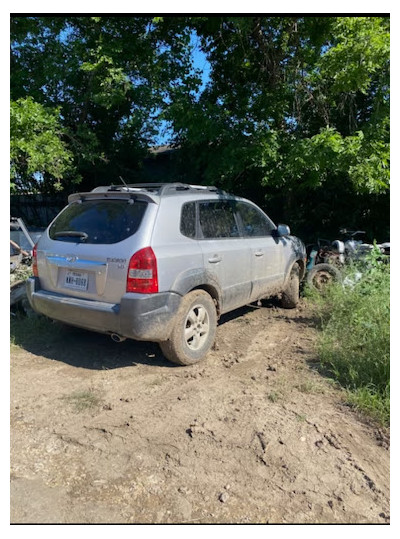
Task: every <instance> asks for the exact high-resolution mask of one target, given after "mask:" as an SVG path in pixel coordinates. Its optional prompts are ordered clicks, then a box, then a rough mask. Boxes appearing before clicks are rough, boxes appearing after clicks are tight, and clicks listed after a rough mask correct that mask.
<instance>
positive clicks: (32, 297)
mask: <svg viewBox="0 0 400 539" xmlns="http://www.w3.org/2000/svg"><path fill="white" fill-rule="evenodd" d="M26 291H27V296H28V299H29V302H30V304H31V306H32V308H33V309H34V310H35V311H36V312H38V313H41V314H44V315H46V316H48V317H49V318H53V319H54V320H59V321H61V322H65V323H66V324H71V325H73V326H77V327H81V328H84V329H89V330H92V331H98V332H100V333H118V334H119V335H121V336H123V337H127V338H130V339H135V340H138V341H154V342H161V341H165V340H167V339H168V337H169V334H170V332H171V329H172V324H173V320H174V316H175V314H176V312H177V310H178V308H179V305H180V302H181V299H182V297H181V296H180V295H179V294H175V293H173V292H161V293H158V294H125V295H124V296H123V297H122V299H121V303H120V304H111V303H104V302H100V301H93V300H87V299H80V298H73V297H70V296H65V295H63V294H57V293H55V292H47V291H46V290H42V289H41V288H40V282H39V279H38V278H36V277H31V278H29V279H28V280H27V284H26Z"/></svg>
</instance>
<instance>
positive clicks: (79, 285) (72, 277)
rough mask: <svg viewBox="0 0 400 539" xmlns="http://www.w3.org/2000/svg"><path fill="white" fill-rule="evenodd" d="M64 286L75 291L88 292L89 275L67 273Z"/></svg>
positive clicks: (75, 272) (76, 272)
mask: <svg viewBox="0 0 400 539" xmlns="http://www.w3.org/2000/svg"><path fill="white" fill-rule="evenodd" d="M64 286H65V287H66V288H74V289H75V290H87V287H88V274H87V273H82V272H81V271H67V274H66V275H65V282H64Z"/></svg>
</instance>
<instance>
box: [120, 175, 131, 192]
mask: <svg viewBox="0 0 400 539" xmlns="http://www.w3.org/2000/svg"><path fill="white" fill-rule="evenodd" d="M119 179H120V180H121V182H122V183H123V184H124V185H125V187H126V188H127V189H129V188H128V186H127V185H126V183H125V182H124V179H123V177H122V176H120V177H119Z"/></svg>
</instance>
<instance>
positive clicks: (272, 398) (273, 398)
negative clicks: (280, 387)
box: [267, 391, 281, 402]
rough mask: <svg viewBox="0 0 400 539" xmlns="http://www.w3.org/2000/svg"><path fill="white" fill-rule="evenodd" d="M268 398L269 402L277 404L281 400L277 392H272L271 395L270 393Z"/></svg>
mask: <svg viewBox="0 0 400 539" xmlns="http://www.w3.org/2000/svg"><path fill="white" fill-rule="evenodd" d="M267 397H268V400H269V401H271V402H276V401H277V400H279V399H280V398H281V395H280V394H279V393H278V392H277V391H271V393H269V394H268V395H267Z"/></svg>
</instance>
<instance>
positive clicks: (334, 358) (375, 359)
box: [313, 253, 390, 424]
mask: <svg viewBox="0 0 400 539" xmlns="http://www.w3.org/2000/svg"><path fill="white" fill-rule="evenodd" d="M367 263H368V265H367V267H365V266H364V267H363V268H362V272H363V274H362V278H361V279H360V280H359V281H355V280H351V272H353V274H354V270H355V269H357V268H350V279H349V280H348V282H350V283H351V285H350V286H341V285H339V284H336V285H332V286H331V287H329V288H328V289H327V290H326V293H325V294H324V295H323V296H319V297H314V299H313V302H314V305H316V308H317V313H318V314H319V317H320V321H321V329H322V331H321V334H320V339H319V342H318V352H319V356H320V359H321V364H322V365H323V366H324V367H325V368H326V369H327V371H328V374H329V375H330V376H333V377H334V378H335V379H336V380H337V381H338V382H339V383H340V384H341V386H342V387H344V388H346V390H347V391H348V399H349V402H351V404H352V405H354V406H356V407H357V408H358V409H360V410H363V411H365V412H367V413H368V414H369V415H371V416H374V417H376V418H377V419H379V421H380V422H381V423H384V424H386V423H388V422H389V410H390V409H389V401H390V272H389V265H388V264H383V263H382V262H380V260H379V257H378V255H377V254H376V253H372V254H371V255H370V256H369V258H368V259H367Z"/></svg>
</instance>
